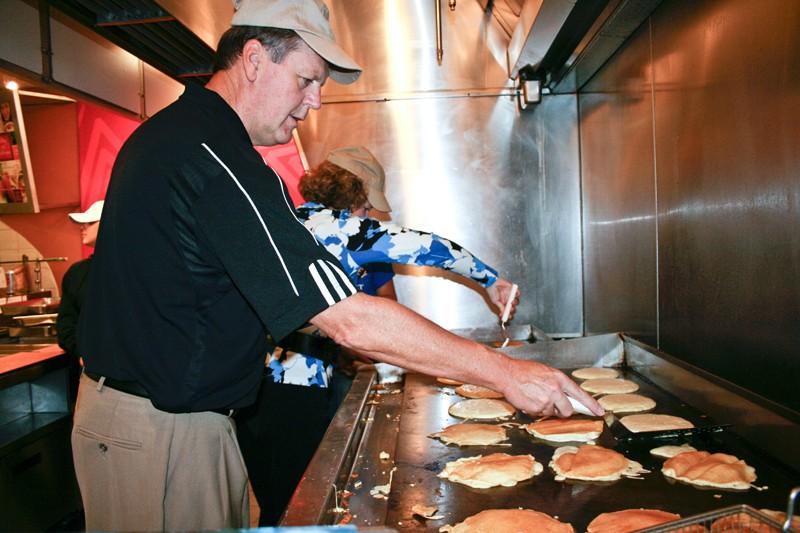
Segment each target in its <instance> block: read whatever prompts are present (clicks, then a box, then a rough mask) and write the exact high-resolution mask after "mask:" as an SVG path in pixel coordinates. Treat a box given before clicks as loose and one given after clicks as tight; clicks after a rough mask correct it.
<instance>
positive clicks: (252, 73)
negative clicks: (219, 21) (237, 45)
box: [242, 39, 264, 81]
mask: <svg viewBox="0 0 800 533" xmlns="http://www.w3.org/2000/svg"><path fill="white" fill-rule="evenodd" d="M263 52H264V47H263V46H262V44H261V42H259V41H258V39H250V40H249V41H247V42H246V43H244V48H242V66H243V67H244V74H245V76H246V77H247V79H248V81H255V80H256V78H257V77H258V69H259V68H260V67H262V66H263V65H262V64H261V63H262V61H263V59H264V55H263Z"/></svg>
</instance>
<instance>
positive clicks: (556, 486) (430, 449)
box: [348, 370, 800, 532]
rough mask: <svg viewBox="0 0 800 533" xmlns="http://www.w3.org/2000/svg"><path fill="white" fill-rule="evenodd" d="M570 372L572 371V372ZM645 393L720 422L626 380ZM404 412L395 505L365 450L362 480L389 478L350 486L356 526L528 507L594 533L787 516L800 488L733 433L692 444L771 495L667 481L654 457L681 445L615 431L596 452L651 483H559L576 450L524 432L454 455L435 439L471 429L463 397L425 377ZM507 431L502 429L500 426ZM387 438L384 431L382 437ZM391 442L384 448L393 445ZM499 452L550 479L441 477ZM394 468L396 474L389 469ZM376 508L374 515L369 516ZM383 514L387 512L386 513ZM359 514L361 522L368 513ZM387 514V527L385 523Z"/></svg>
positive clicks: (419, 524) (407, 390)
mask: <svg viewBox="0 0 800 533" xmlns="http://www.w3.org/2000/svg"><path fill="white" fill-rule="evenodd" d="M567 372H568V371H567ZM622 377H625V378H626V379H630V380H632V381H635V382H636V383H638V384H639V386H640V390H639V391H638V393H640V394H643V395H645V396H649V397H651V398H653V399H654V400H655V401H656V402H657V406H656V408H655V409H654V410H653V411H652V412H654V413H663V414H671V415H676V416H682V417H684V418H687V419H689V420H691V421H693V422H695V424H697V425H708V424H710V423H715V422H720V421H712V420H707V419H706V418H705V417H704V416H703V414H702V413H699V412H697V411H696V410H694V409H693V408H692V407H690V406H688V405H685V404H683V403H681V402H680V400H678V399H677V398H675V397H673V396H672V395H670V394H669V393H667V392H665V391H664V390H662V389H660V388H658V387H656V386H654V385H653V384H651V383H650V382H648V381H647V380H646V379H645V378H643V377H642V376H640V375H639V374H637V373H636V372H634V371H632V370H624V371H623V376H622ZM402 397H403V399H402V407H401V408H400V409H399V412H398V411H397V410H396V409H397V405H396V403H395V400H396V399H397V400H399V398H397V396H395V397H394V398H392V399H391V400H389V398H386V400H389V401H387V402H386V403H387V407H390V405H391V409H390V411H391V412H390V417H391V419H392V421H393V422H399V427H398V426H395V425H394V424H391V426H395V427H391V428H388V427H387V430H388V431H390V432H391V433H394V434H396V436H397V440H396V443H395V444H396V445H395V447H394V449H393V450H391V452H392V453H391V455H392V457H391V459H392V460H393V461H394V463H395V465H396V467H397V471H396V472H395V473H394V478H393V483H392V487H391V492H390V494H389V498H388V501H380V500H374V499H373V498H372V497H371V496H370V494H369V490H370V488H372V486H374V484H377V483H378V480H379V479H383V480H382V481H380V483H385V482H386V481H387V479H385V475H386V474H385V472H386V471H387V470H388V469H389V468H390V466H389V464H390V463H389V464H387V463H386V462H382V463H378V462H376V459H375V458H376V457H377V456H378V453H379V452H380V451H382V450H374V449H373V450H362V454H361V457H360V459H359V461H358V462H357V463H356V465H355V472H356V473H359V472H360V473H361V474H367V472H371V473H374V474H376V473H377V472H376V470H380V471H381V474H383V475H380V474H379V475H378V476H374V475H369V474H367V475H362V476H361V479H362V481H363V482H364V483H363V484H362V486H360V487H359V488H357V489H356V488H353V486H352V484H351V485H350V486H349V487H348V489H349V490H351V491H352V492H353V493H354V494H353V496H352V497H351V499H350V503H351V510H353V511H354V514H356V516H355V517H354V518H353V522H352V523H354V524H357V525H373V526H374V525H377V523H379V522H383V523H384V524H385V525H386V526H388V527H393V528H396V529H398V530H400V531H438V529H439V527H441V526H442V525H444V524H456V523H458V522H461V521H463V520H464V519H465V518H467V517H468V516H470V515H473V514H475V513H478V512H480V511H482V510H484V509H492V508H515V507H523V508H528V509H534V510H537V511H541V512H545V513H547V514H550V515H551V516H555V517H558V519H559V520H562V521H564V522H569V523H571V524H572V526H573V527H574V528H575V531H578V532H580V531H585V529H586V526H587V524H588V523H589V522H590V521H591V520H592V519H593V518H594V517H595V516H597V515H598V514H600V513H603V512H609V511H617V510H621V509H627V508H655V509H663V510H665V511H670V512H675V513H679V514H681V515H682V516H689V515H692V514H696V513H701V512H705V511H709V510H713V509H719V508H722V507H726V506H730V505H735V504H742V503H745V504H749V505H751V506H753V507H755V508H771V509H784V508H785V503H786V498H787V496H788V494H789V491H790V489H791V487H792V486H793V485H796V484H798V482H800V478H798V476H797V473H795V472H791V471H789V470H787V469H786V468H785V467H784V466H782V465H780V464H777V463H775V462H773V461H771V460H770V459H769V458H767V457H764V456H761V455H759V454H758V452H757V450H755V449H754V448H752V447H750V446H749V445H748V444H747V443H745V442H744V441H743V440H741V439H739V438H738V437H736V435H734V434H732V433H730V432H723V433H719V434H713V435H702V436H698V437H694V438H693V439H689V440H688V442H689V443H690V444H691V445H693V446H694V447H695V448H697V449H699V450H706V451H709V452H725V453H730V454H733V455H736V456H737V457H739V458H740V459H744V460H745V461H746V462H747V463H748V464H749V465H751V466H753V467H754V468H755V469H756V474H757V475H758V479H757V481H756V485H758V486H768V487H769V488H768V489H767V490H764V491H757V490H755V489H750V490H748V491H743V492H740V491H728V490H723V489H707V490H705V489H699V488H695V487H692V486H689V485H685V484H682V483H676V482H672V481H670V480H668V479H667V478H665V477H664V475H663V474H662V473H661V471H660V469H661V465H662V464H663V459H660V458H657V457H654V456H652V455H650V453H649V450H650V449H651V448H654V447H656V446H661V445H663V444H679V443H681V442H686V440H682V441H675V442H669V441H657V442H654V443H647V442H635V443H625V444H619V445H618V444H617V443H616V441H615V440H614V439H613V436H612V434H611V432H610V430H609V429H608V428H606V429H605V431H604V433H603V434H602V435H601V437H600V439H598V441H597V444H599V445H601V446H605V447H608V448H612V449H616V450H617V451H619V452H621V453H624V454H625V455H626V456H627V457H628V458H630V459H633V460H634V461H638V462H639V463H641V464H642V465H643V466H644V467H645V468H647V469H648V470H651V472H650V473H649V474H644V475H643V479H626V478H623V479H621V480H619V481H616V482H610V483H591V482H577V481H574V482H572V481H567V482H559V481H555V479H554V475H553V472H552V470H551V469H550V468H549V467H548V466H547V465H548V463H549V462H550V459H551V457H552V455H553V451H554V450H555V449H556V448H557V447H558V446H561V445H572V443H562V444H558V445H556V444H548V443H545V442H542V441H537V440H535V439H534V438H533V437H532V436H530V435H528V434H527V433H526V432H525V431H524V430H522V429H516V428H509V429H508V434H509V437H510V439H509V442H511V444H512V445H511V446H500V445H497V446H470V447H465V448H459V447H456V446H448V445H445V444H443V443H442V442H440V441H439V440H436V439H431V438H429V437H428V435H429V434H431V433H434V432H436V431H439V430H440V429H442V428H443V427H445V426H448V425H451V424H456V423H459V422H463V420H461V419H457V418H454V417H452V416H450V415H449V414H448V412H447V410H448V408H449V406H450V405H451V404H453V403H455V402H457V401H460V400H461V399H462V398H461V397H460V396H458V395H457V394H456V393H455V392H454V390H453V388H452V387H446V386H442V385H440V384H438V383H437V382H436V381H435V379H434V378H431V377H428V376H423V375H420V374H407V375H406V376H405V385H404V394H403V395H402ZM392 404H393V405H392ZM374 417H375V420H376V422H377V421H380V420H387V421H388V418H386V413H384V412H383V408H382V406H381V405H380V402H379V405H377V406H376V409H375V414H374ZM512 421H513V422H519V423H529V422H531V421H532V419H531V418H530V417H528V416H526V415H522V414H519V413H518V414H517V415H516V416H515V417H514V419H512ZM498 423H499V422H498ZM374 429H375V430H376V431H380V427H378V426H376V427H375V428H374ZM387 437H389V438H391V437H390V436H389V435H384V436H383V438H382V439H381V440H383V441H384V445H386V446H388V444H387V443H386V442H385V440H386V438H387ZM495 452H503V453H510V454H528V453H529V454H531V455H533V456H534V457H535V458H536V460H537V461H538V462H540V463H542V464H543V465H544V467H545V470H544V472H542V473H541V474H540V475H538V476H536V477H535V478H534V479H532V480H530V481H526V482H523V483H520V484H518V485H516V486H515V487H495V488H491V489H473V488H470V487H467V486H465V485H461V484H458V483H453V482H451V481H448V480H445V479H441V478H439V477H437V474H438V473H439V472H440V471H441V470H442V469H443V468H444V465H445V463H447V462H448V461H453V460H455V459H458V458H460V457H469V456H473V455H479V454H481V455H486V454H490V453H495ZM387 467H389V468H387ZM415 504H422V505H435V506H438V508H439V510H438V513H437V514H440V515H443V516H444V519H442V520H424V519H422V518H419V517H417V516H414V515H413V513H412V511H411V509H412V506H414V505H415ZM368 508H372V511H371V512H366V509H368ZM378 510H379V511H378ZM359 511H360V513H359ZM376 511H377V514H382V513H384V512H385V519H384V520H383V521H382V520H380V518H381V517H380V516H377V515H376Z"/></svg>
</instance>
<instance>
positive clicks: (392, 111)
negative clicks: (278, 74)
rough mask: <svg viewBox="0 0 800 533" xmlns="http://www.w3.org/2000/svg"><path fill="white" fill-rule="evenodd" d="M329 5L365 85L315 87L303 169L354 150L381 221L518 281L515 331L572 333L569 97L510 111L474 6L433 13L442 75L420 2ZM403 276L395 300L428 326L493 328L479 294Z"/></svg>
mask: <svg viewBox="0 0 800 533" xmlns="http://www.w3.org/2000/svg"><path fill="white" fill-rule="evenodd" d="M329 5H330V6H331V13H332V20H333V22H334V29H335V31H336V33H337V35H343V36H345V35H348V36H350V38H351V39H352V41H350V40H348V39H345V47H346V48H347V49H348V50H351V51H353V53H354V55H355V57H356V59H357V60H358V61H359V63H360V64H361V65H362V66H363V67H364V74H363V75H362V78H361V79H360V80H359V81H358V82H356V83H355V84H353V85H349V86H339V85H336V84H335V83H333V82H331V83H329V84H327V85H326V87H325V88H324V90H323V101H324V102H325V103H324V104H323V107H322V109H321V110H319V111H316V112H313V113H311V114H310V116H309V118H308V119H307V120H306V122H305V123H304V124H302V125H301V126H300V128H299V133H300V138H301V141H302V144H303V148H304V150H305V152H306V155H307V156H308V160H309V163H310V164H311V165H312V166H313V165H316V164H318V163H319V162H320V161H321V160H322V159H323V158H324V157H325V154H326V153H327V151H329V150H331V149H332V148H335V147H338V146H343V145H346V144H363V145H365V146H366V147H367V148H369V149H370V150H371V151H372V152H373V153H375V155H376V156H377V157H378V158H379V159H380V160H381V161H382V163H383V165H384V167H385V168H386V173H387V196H388V198H389V201H390V202H391V204H392V207H393V209H394V212H393V213H392V219H393V220H394V221H396V222H398V223H401V224H403V225H406V226H409V227H412V228H416V229H421V230H426V231H433V232H435V233H439V234H441V235H444V236H446V237H448V238H451V239H453V240H455V241H456V242H458V243H460V244H462V245H463V246H465V247H466V248H467V249H469V250H470V251H472V252H473V253H475V254H476V255H477V256H478V257H480V258H481V259H483V260H484V261H486V262H487V263H489V264H491V265H492V266H494V267H496V268H498V269H499V270H500V272H501V274H502V275H503V276H504V277H506V278H507V279H509V280H512V281H515V282H517V283H519V284H520V287H521V291H522V295H523V299H522V303H521V304H520V307H519V309H518V312H517V316H516V318H515V323H518V324H526V323H533V324H535V325H537V326H539V327H541V328H543V329H545V330H546V331H549V332H555V333H566V334H573V335H574V334H579V333H580V332H581V330H582V322H581V315H582V301H581V255H580V188H579V187H580V180H579V173H578V138H577V99H576V97H575V96H574V95H564V96H552V97H545V98H544V101H543V102H542V104H540V105H539V106H538V107H537V108H535V109H534V110H532V111H531V112H527V111H526V112H524V113H520V112H519V111H518V110H517V107H516V100H515V99H514V97H513V96H510V95H511V93H513V90H512V89H511V82H510V81H509V80H508V79H507V75H506V71H505V67H504V66H503V65H501V64H499V63H498V62H497V60H496V59H495V53H496V50H497V48H498V46H499V47H502V46H503V42H502V32H498V31H497V30H496V28H494V27H493V21H492V18H491V16H490V15H487V14H485V13H484V12H483V11H482V9H481V8H480V6H479V5H478V3H477V2H467V1H465V2H459V3H458V7H457V8H456V11H455V12H454V13H451V12H449V11H448V10H447V8H446V5H447V3H446V2H443V5H444V6H445V9H444V10H443V13H442V14H443V23H444V60H443V63H442V65H441V66H439V65H437V63H436V51H435V50H436V49H435V41H434V14H435V13H434V10H433V5H434V2H433V1H432V0H424V1H408V0H386V1H384V2H372V1H367V0H363V1H356V0H339V1H332V2H329ZM505 38H506V39H507V38H508V37H507V36H506V37H505ZM505 44H507V42H506V43H505ZM402 273H403V274H404V275H401V276H399V277H398V279H397V281H396V285H397V287H398V295H399V298H400V301H401V302H403V303H405V304H407V305H409V306H410V307H412V308H413V309H415V310H417V311H419V312H421V313H423V314H424V315H426V316H428V317H429V318H431V319H433V320H434V321H436V322H437V323H439V324H441V325H443V326H445V327H448V328H468V327H475V326H486V325H489V324H492V323H495V322H496V320H497V318H496V316H495V315H494V314H493V312H492V311H491V310H490V309H489V307H488V306H487V305H486V304H485V303H484V301H483V299H482V296H481V294H480V293H479V292H477V291H475V290H474V287H467V286H464V285H461V284H459V283H458V282H457V278H454V277H452V276H445V277H444V279H442V278H443V276H441V273H440V272H439V271H430V272H420V271H419V270H414V269H403V270H402ZM420 274H436V275H435V276H433V277H431V276H429V275H420ZM453 281H456V283H453Z"/></svg>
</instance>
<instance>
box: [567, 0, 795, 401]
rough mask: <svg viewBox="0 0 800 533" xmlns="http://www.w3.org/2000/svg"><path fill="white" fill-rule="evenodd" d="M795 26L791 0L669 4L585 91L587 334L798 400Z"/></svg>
mask: <svg viewBox="0 0 800 533" xmlns="http://www.w3.org/2000/svg"><path fill="white" fill-rule="evenodd" d="M798 35H800V3H798V2H796V1H794V0H765V1H761V2H751V1H749V0H708V1H694V2H682V1H679V0H674V1H666V2H664V3H663V4H662V5H661V6H660V7H659V8H658V10H657V11H656V12H655V13H654V14H653V16H652V17H651V19H650V21H649V22H648V26H647V27H646V28H643V29H642V30H641V31H640V32H639V34H637V35H636V36H635V37H634V38H633V39H632V41H631V42H630V43H629V44H628V45H627V46H626V47H625V48H624V49H623V50H622V51H621V52H620V53H618V54H617V56H615V57H614V58H613V59H612V61H611V62H610V64H609V65H608V66H607V67H605V69H604V70H603V71H602V72H601V73H600V74H599V76H598V77H597V79H596V80H593V81H592V83H591V84H590V86H589V87H587V89H586V90H585V91H584V92H583V93H582V94H581V95H580V97H579V106H580V118H581V141H582V164H581V165H582V171H583V190H584V205H585V214H586V217H585V224H584V230H585V234H586V243H585V247H586V255H587V261H586V280H587V282H586V302H587V306H586V323H587V330H591V331H602V330H619V329H632V330H640V331H641V333H642V334H643V335H656V334H657V335H658V342H659V345H660V347H661V348H662V349H664V350H665V351H667V352H668V353H671V354H673V355H676V356H678V357H680V358H682V359H685V360H686V361H689V362H691V363H693V364H696V365H698V366H700V367H703V368H706V369H708V370H709V371H711V372H713V373H715V374H718V375H720V376H722V377H725V378H727V379H729V380H731V381H733V382H735V383H737V384H740V385H742V386H744V387H747V388H749V389H751V390H753V391H755V392H757V393H759V394H761V395H763V396H765V397H767V398H770V399H773V400H776V401H778V402H781V403H783V404H785V405H788V406H790V407H792V408H794V409H796V410H800V397H798V396H797V394H796V393H795V392H794V391H795V389H794V387H795V385H796V384H797V383H798V382H799V381H800V232H798V229H800V150H798V146H800V38H798ZM651 89H652V90H651ZM648 93H649V94H648ZM653 217H656V218H655V221H654V220H653ZM654 223H655V227H654ZM654 279H655V280H657V290H654V288H653V280H654ZM604 302H606V303H607V304H608V305H609V306H610V308H611V310H612V312H611V313H609V312H608V311H609V307H608V306H604V305H603V303H604Z"/></svg>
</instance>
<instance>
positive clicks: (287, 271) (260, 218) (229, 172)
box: [202, 143, 300, 296]
mask: <svg viewBox="0 0 800 533" xmlns="http://www.w3.org/2000/svg"><path fill="white" fill-rule="evenodd" d="M202 146H203V148H205V149H206V150H207V151H208V153H209V154H211V157H213V158H214V159H215V160H216V161H217V163H219V164H220V166H221V167H222V168H224V169H225V172H227V173H228V176H230V177H231V179H232V180H233V182H234V183H235V184H236V186H237V187H238V188H239V190H240V191H241V192H242V194H243V195H244V197H245V198H246V199H247V201H248V203H250V207H252V208H253V211H254V212H255V214H256V217H258V220H259V222H261V227H262V228H263V229H264V233H265V234H266V235H267V238H268V239H269V242H270V244H271V245H272V249H273V250H275V255H277V256H278V260H279V261H280V263H281V266H282V267H283V271H284V273H286V278H287V279H288V280H289V284H290V285H291V286H292V290H293V291H294V295H295V296H300V293H299V292H298V291H297V286H296V285H295V284H294V279H292V275H291V274H290V273H289V269H288V268H287V267H286V262H285V261H284V260H283V256H282V255H281V252H280V251H279V250H278V247H277V245H276V244H275V241H274V240H273V239H272V235H271V234H270V232H269V229H267V224H266V222H264V218H263V217H262V216H261V213H260V212H259V211H258V208H257V207H256V204H255V203H254V202H253V199H252V198H251V197H250V195H249V194H248V193H247V191H246V190H245V188H244V187H242V184H241V183H239V180H238V179H236V176H234V175H233V172H231V169H229V168H228V166H227V165H226V164H225V163H223V162H222V160H221V159H220V158H219V157H217V154H215V153H214V151H213V150H212V149H211V148H209V147H208V145H207V144H206V143H202Z"/></svg>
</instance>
